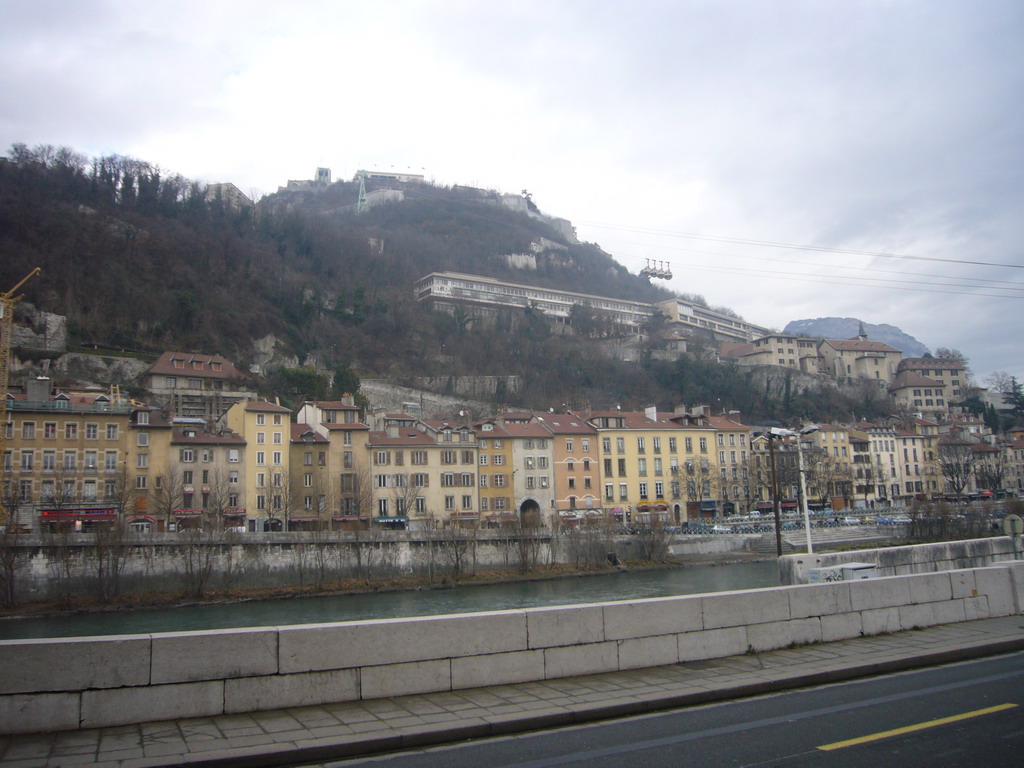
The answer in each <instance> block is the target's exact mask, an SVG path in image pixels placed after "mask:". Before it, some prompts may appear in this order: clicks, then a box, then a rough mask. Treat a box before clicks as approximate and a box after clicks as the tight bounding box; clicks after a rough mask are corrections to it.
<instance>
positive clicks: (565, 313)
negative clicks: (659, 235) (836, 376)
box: [415, 272, 768, 341]
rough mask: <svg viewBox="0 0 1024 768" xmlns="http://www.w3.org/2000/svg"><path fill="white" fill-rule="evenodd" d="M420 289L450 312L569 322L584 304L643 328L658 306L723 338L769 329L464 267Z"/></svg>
mask: <svg viewBox="0 0 1024 768" xmlns="http://www.w3.org/2000/svg"><path fill="white" fill-rule="evenodd" d="M415 290H416V299H417V300H418V301H427V302H430V304H431V305H432V306H433V307H434V308H436V309H441V310H445V311H449V312H450V311H452V310H453V309H454V308H455V307H456V306H465V307H467V308H470V309H472V311H473V312H474V313H475V314H478V315H484V316H494V315H497V313H498V311H499V310H501V309H515V308H519V309H525V308H527V307H531V308H533V309H535V310H537V311H539V312H542V313H544V314H545V315H547V316H548V317H551V318H553V319H555V320H558V321H561V322H568V320H569V317H570V312H571V310H572V308H573V306H574V305H577V304H578V305H582V306H584V307H588V308H590V309H594V310H597V311H598V312H601V313H603V314H605V315H607V316H609V317H611V318H612V319H613V320H614V321H615V322H616V323H617V324H618V325H621V326H623V328H624V329H626V330H627V331H628V332H632V333H639V332H640V329H641V327H642V326H643V324H644V323H645V322H647V321H648V320H650V319H651V318H652V317H653V316H654V313H655V311H658V312H661V313H662V314H664V315H665V316H666V317H668V319H669V322H670V323H671V324H673V325H678V326H681V327H683V328H688V329H694V330H698V329H699V330H703V331H706V332H709V333H712V334H715V336H716V337H718V338H719V339H720V340H723V341H737V340H738V341H750V340H751V339H753V338H756V337H758V336H763V335H764V334H766V333H767V332H768V330H767V329H766V328H761V327H760V326H756V325H752V324H751V323H747V322H745V321H743V320H740V319H738V318H735V317H730V316H729V315H726V314H723V313H721V312H715V311H713V310H709V309H706V308H704V307H701V306H698V305H696V304H693V303H691V302H688V301H684V300H682V299H669V300H667V301H661V302H657V303H653V304H652V303H649V302H644V301H631V300H628V299H612V298H608V297H607V296H594V295H591V294H586V293H576V292H574V291H561V290H558V289H556V288H539V287H537V286H533V285H525V284H522V283H511V282H507V281H505V280H498V279H496V278H493V277H484V276H482V275H467V274H462V273H459V272H431V273H430V274H429V275H426V276H425V277H422V278H420V279H419V280H418V281H416V286H415Z"/></svg>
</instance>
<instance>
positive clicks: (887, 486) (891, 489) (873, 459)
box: [855, 422, 902, 506]
mask: <svg viewBox="0 0 1024 768" xmlns="http://www.w3.org/2000/svg"><path fill="white" fill-rule="evenodd" d="M856 427H857V428H858V429H860V430H862V431H863V432H864V433H865V434H866V435H867V439H868V444H869V445H868V450H869V454H870V460H869V462H868V464H867V466H866V467H863V469H865V470H868V469H870V472H865V473H864V474H863V475H862V478H863V480H864V483H863V484H866V485H871V484H873V485H874V493H873V494H872V493H870V492H869V494H868V495H869V498H873V500H874V501H875V504H876V505H879V504H880V505H883V506H888V505H890V504H892V502H893V501H894V500H895V499H897V498H899V496H900V495H901V492H900V489H901V487H902V480H901V476H900V463H899V462H898V461H897V458H896V457H897V444H896V428H895V427H893V426H891V425H886V424H875V423H872V422H862V423H859V424H857V425H856ZM855 491H856V489H855Z"/></svg>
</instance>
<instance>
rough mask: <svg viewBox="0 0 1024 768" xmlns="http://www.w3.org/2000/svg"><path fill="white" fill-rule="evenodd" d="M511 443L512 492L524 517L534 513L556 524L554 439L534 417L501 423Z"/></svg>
mask: <svg viewBox="0 0 1024 768" xmlns="http://www.w3.org/2000/svg"><path fill="white" fill-rule="evenodd" d="M504 428H505V431H506V432H507V433H508V439H509V442H510V447H511V454H512V465H511V470H510V472H511V478H510V479H511V482H512V493H513V495H514V497H515V499H516V509H518V510H519V515H520V517H522V518H523V519H524V520H526V519H528V518H530V517H537V516H539V518H540V519H541V520H542V521H543V522H544V524H545V525H548V526H553V525H558V524H559V521H558V517H557V514H556V511H555V484H554V473H555V467H554V444H553V442H554V439H553V436H552V434H551V432H550V431H549V430H548V429H547V428H546V427H545V426H544V425H543V424H540V423H537V422H535V421H531V422H527V423H523V422H518V421H516V422H509V421H506V422H505V424H504Z"/></svg>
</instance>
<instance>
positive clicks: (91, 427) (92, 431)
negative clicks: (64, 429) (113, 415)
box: [85, 424, 100, 440]
mask: <svg viewBox="0 0 1024 768" xmlns="http://www.w3.org/2000/svg"><path fill="white" fill-rule="evenodd" d="M99 437H100V425H99V424H86V425H85V439H86V440H98V439H99Z"/></svg>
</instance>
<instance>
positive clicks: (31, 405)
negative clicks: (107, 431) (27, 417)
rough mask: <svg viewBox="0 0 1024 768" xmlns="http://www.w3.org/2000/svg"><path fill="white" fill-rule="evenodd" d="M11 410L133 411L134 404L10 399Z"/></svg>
mask: <svg viewBox="0 0 1024 768" xmlns="http://www.w3.org/2000/svg"><path fill="white" fill-rule="evenodd" d="M7 410H9V411H59V412H62V413H131V412H132V406H131V405H128V404H123V405H121V404H115V403H69V402H68V401H66V400H8V401H7Z"/></svg>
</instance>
